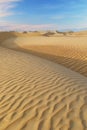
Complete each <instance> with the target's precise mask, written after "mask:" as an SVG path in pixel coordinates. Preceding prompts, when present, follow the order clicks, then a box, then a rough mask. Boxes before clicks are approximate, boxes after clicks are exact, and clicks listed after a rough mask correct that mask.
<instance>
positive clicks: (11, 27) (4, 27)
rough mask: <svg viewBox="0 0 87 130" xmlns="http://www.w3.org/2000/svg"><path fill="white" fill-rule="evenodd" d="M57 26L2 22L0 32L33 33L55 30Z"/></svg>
mask: <svg viewBox="0 0 87 130" xmlns="http://www.w3.org/2000/svg"><path fill="white" fill-rule="evenodd" d="M55 28H56V25H55V24H39V25H38V24H15V23H10V22H4V21H3V22H0V31H31V30H33V31H34V30H50V29H55Z"/></svg>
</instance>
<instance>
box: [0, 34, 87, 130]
mask: <svg viewBox="0 0 87 130" xmlns="http://www.w3.org/2000/svg"><path fill="white" fill-rule="evenodd" d="M3 34H4V35H3ZM0 35H1V36H0V130H87V77H86V76H84V75H86V74H87V69H86V68H83V69H84V70H85V71H86V72H84V73H86V74H84V73H82V72H83V71H82V68H80V69H81V72H80V69H79V70H78V69H76V70H75V66H74V65H72V66H74V69H73V71H72V70H71V69H72V68H71V67H70V66H71V65H70V64H71V63H72V64H74V63H75V62H74V60H76V61H77V62H78V61H79V60H80V63H81V65H82V64H83V63H84V62H85V66H87V64H86V56H87V55H86V54H87V53H86V48H87V45H86V39H85V38H86V37H82V38H84V41H83V44H82V42H81V39H80V40H79V38H77V39H78V40H79V41H80V42H81V44H80V43H79V42H78V43H77V45H76V43H74V37H73V38H71V37H69V39H68V41H69V42H67V38H65V36H64V37H63V38H64V41H65V42H64V41H63V42H61V44H59V42H58V40H57V37H52V36H51V37H50V38H51V39H49V43H48V40H47V41H46V36H36V35H35V36H30V35H29V34H21V33H20V34H18V33H1V34H0ZM7 35H8V36H7ZM28 35H29V36H28ZM32 35H33V34H32ZM38 35H39V34H38ZM40 35H43V33H42V34H40ZM2 36H3V37H2ZM29 37H30V39H32V38H33V40H34V41H33V40H32V43H31V42H30V41H29V40H30V39H29ZM34 38H35V39H37V40H35V39H34ZM39 38H40V41H41V40H42V42H43V43H44V45H45V46H44V48H43V49H42V47H43V46H40V43H39ZM58 38H59V37H58ZM75 38H76V37H75ZM65 39H66V40H65ZM70 39H71V40H70ZM52 40H53V41H54V44H55V46H53V45H52ZM61 40H62V39H61V37H60V41H61ZM78 40H77V41H78ZM33 42H34V43H35V44H37V45H33V44H34V43H33ZM55 42H56V43H55ZM84 43H85V44H84ZM26 44H27V45H26ZM31 44H32V45H33V46H31ZM46 44H47V45H46ZM50 44H51V47H50ZM31 47H32V48H31ZM36 47H37V48H36ZM52 47H53V49H52ZM21 48H25V49H28V50H27V51H26V50H23V49H21ZM38 48H40V49H38ZM49 48H50V49H49ZM56 48H57V50H56ZM58 48H59V49H58ZM68 48H69V49H68ZM36 49H38V51H37V52H39V53H38V54H37V52H36ZM60 49H61V50H60ZM83 49H84V51H83ZM30 50H32V51H33V53H32V54H31V51H30ZM42 50H43V52H41V51H42ZM48 50H50V51H48ZM52 50H53V51H52ZM74 52H75V53H74ZM45 54H46V55H45ZM48 54H49V57H50V55H52V56H53V59H55V58H54V56H55V55H56V56H57V60H58V56H59V57H60V59H61V57H63V58H64V59H65V61H64V59H63V61H62V62H61V63H60V64H58V62H57V63H54V62H53V59H52V58H50V59H49V60H48V59H47V57H46V56H48ZM64 54H65V57H64ZM79 54H80V55H79ZM43 57H44V58H43ZM83 57H84V58H83ZM66 58H68V59H69V58H71V59H73V60H72V62H69V61H68V59H67V60H66ZM50 60H51V61H50ZM83 61H84V62H83ZM63 62H68V64H69V67H68V66H66V64H63ZM81 65H79V62H78V66H77V68H78V67H79V66H81ZM65 66H66V67H65ZM75 71H76V72H75ZM80 73H81V74H80Z"/></svg>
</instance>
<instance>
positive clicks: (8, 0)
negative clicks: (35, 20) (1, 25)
mask: <svg viewBox="0 0 87 130" xmlns="http://www.w3.org/2000/svg"><path fill="white" fill-rule="evenodd" d="M19 1H20V0H0V17H6V16H9V15H12V14H14V13H13V11H12V9H13V8H15V7H16V4H15V3H16V2H19Z"/></svg>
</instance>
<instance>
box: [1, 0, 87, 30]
mask: <svg viewBox="0 0 87 130" xmlns="http://www.w3.org/2000/svg"><path fill="white" fill-rule="evenodd" d="M84 28H87V0H0V29H3V30H4V29H7V30H44V29H45V30H49V29H54V30H55V29H56V30H74V29H84Z"/></svg>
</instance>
